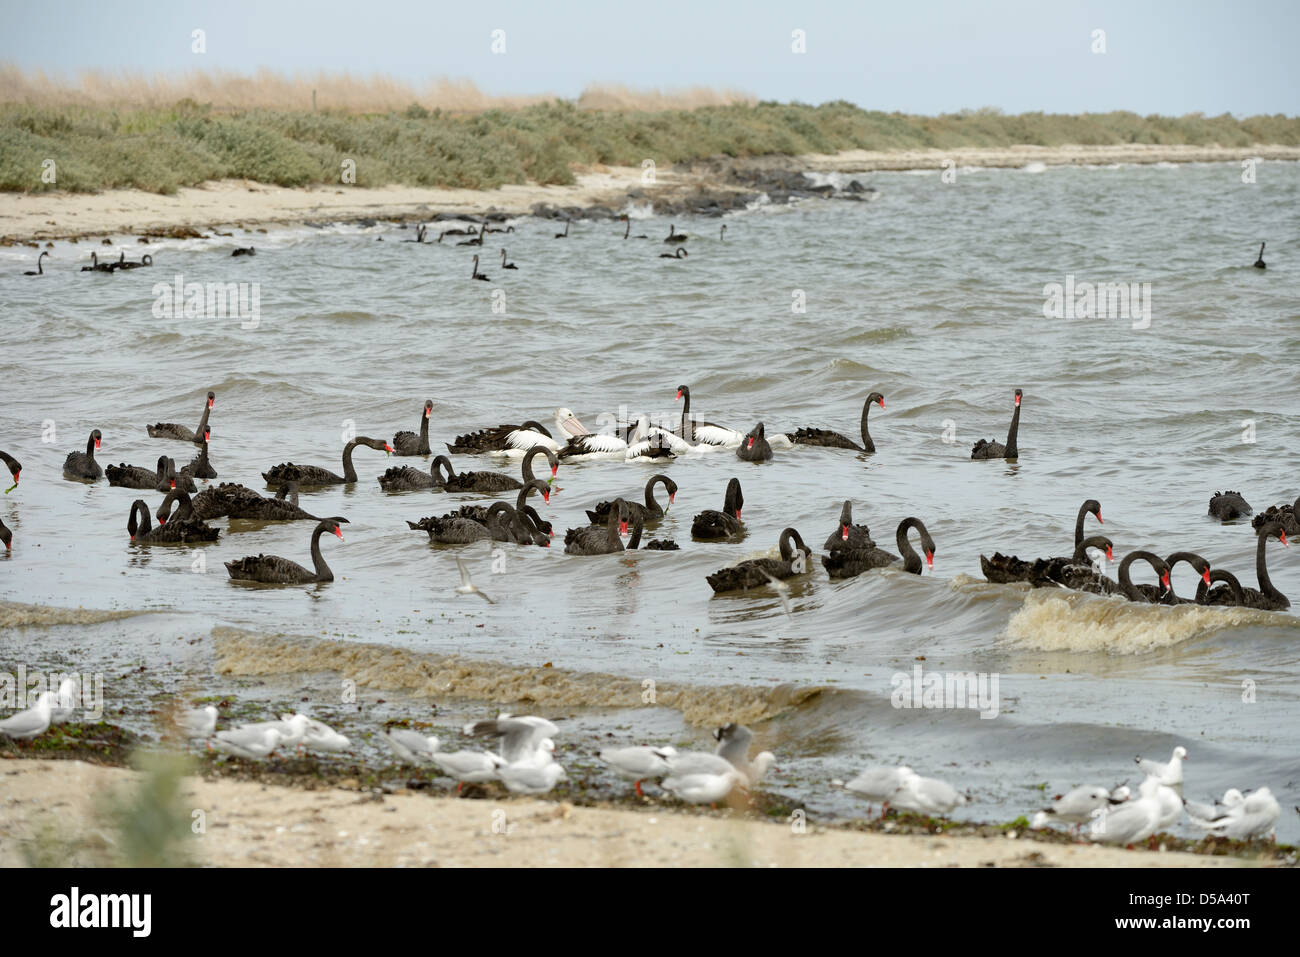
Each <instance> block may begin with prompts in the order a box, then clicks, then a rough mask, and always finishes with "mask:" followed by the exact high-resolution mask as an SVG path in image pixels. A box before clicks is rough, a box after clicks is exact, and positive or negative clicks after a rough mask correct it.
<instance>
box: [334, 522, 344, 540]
mask: <svg viewBox="0 0 1300 957" xmlns="http://www.w3.org/2000/svg"><path fill="white" fill-rule="evenodd" d="M334 534H335V535H337V536H338V537H339V538H340V539H342V538H343V529H341V528H339V527H338V526H337V525H335V526H334Z"/></svg>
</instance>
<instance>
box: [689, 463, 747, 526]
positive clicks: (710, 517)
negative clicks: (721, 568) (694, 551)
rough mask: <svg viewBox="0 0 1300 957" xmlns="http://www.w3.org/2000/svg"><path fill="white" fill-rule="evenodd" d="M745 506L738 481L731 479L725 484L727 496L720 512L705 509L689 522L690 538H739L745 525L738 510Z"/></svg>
mask: <svg viewBox="0 0 1300 957" xmlns="http://www.w3.org/2000/svg"><path fill="white" fill-rule="evenodd" d="M744 504H745V497H744V495H742V494H741V491H740V479H738V478H733V479H732V480H731V481H729V482H728V483H727V494H726V497H725V498H724V500H723V503H722V511H721V512H718V511H714V510H713V509H711V508H707V509H705V510H704V511H702V512H700V514H698V515H696V516H695V518H694V519H692V520H691V537H692V538H701V539H705V540H707V541H718V540H720V539H727V538H739V537H740V536H741V535H743V534H744V531H745V525H744V523H743V522H742V521H741V518H740V510H741V508H742V507H743V506H744Z"/></svg>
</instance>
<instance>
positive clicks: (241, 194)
mask: <svg viewBox="0 0 1300 957" xmlns="http://www.w3.org/2000/svg"><path fill="white" fill-rule="evenodd" d="M1248 156H1253V157H1259V158H1261V159H1264V160H1284V161H1296V160H1300V147H1289V146H1257V147H1252V148H1250V149H1241V148H1235V147H1233V148H1228V147H1214V146H1151V145H1143V144H1134V145H1125V146H1064V147H1040V146H1017V147H1011V148H1002V147H998V148H966V149H956V150H898V151H883V152H876V151H869V150H848V151H845V152H842V153H834V154H811V155H807V156H800V157H785V156H779V157H758V158H752V159H744V160H734V161H733V160H726V161H720V163H716V164H709V163H698V164H695V165H694V166H692V167H690V168H661V169H659V170H658V171H657V174H656V178H655V183H654V185H653V186H647V185H646V184H645V183H643V182H642V171H641V169H640V168H637V167H605V166H602V167H598V168H594V169H587V170H577V171H575V177H576V180H577V181H576V183H574V184H573V185H571V186H539V185H537V184H535V183H530V184H523V185H509V186H502V187H500V188H498V189H491V190H472V189H427V188H418V187H404V186H385V187H381V188H376V189H369V188H363V187H357V186H337V187H334V186H330V187H319V186H317V187H308V188H302V189H289V188H283V187H278V186H268V185H266V184H262V183H255V182H251V181H248V180H223V181H220V182H212V183H206V184H204V185H203V186H202V187H197V188H192V189H190V188H182V189H179V190H177V192H176V193H175V194H174V195H170V196H165V195H160V194H156V193H146V192H142V191H140V190H109V191H105V192H102V193H62V192H51V193H30V194H28V193H0V237H3V238H5V239H7V240H11V241H12V240H21V241H33V240H36V239H41V240H46V239H63V238H70V237H90V236H109V235H120V234H123V233H125V234H130V235H144V234H147V233H158V232H162V231H165V230H170V229H175V228H177V227H192V228H194V229H196V230H199V231H204V230H207V229H210V228H212V227H214V226H231V225H236V224H237V225H239V226H243V227H245V228H248V227H259V226H260V227H265V226H267V225H270V224H298V223H302V222H304V221H312V220H328V221H340V220H343V221H347V220H357V219H366V218H373V219H419V218H421V217H426V216H432V215H433V214H436V213H458V212H459V213H466V214H481V213H486V212H491V211H496V212H501V213H508V214H512V215H523V214H526V213H528V212H530V211H531V210H532V208H533V206H534V205H536V204H538V203H547V204H550V205H552V206H567V207H588V206H596V205H609V206H613V207H621V206H622V205H623V203H624V202H625V201H626V197H627V193H628V191H629V190H643V191H644V193H645V194H646V195H647V196H648V197H650V198H651V199H652V200H653V199H654V198H656V197H667V196H672V195H674V194H680V193H681V192H682V191H684V190H689V189H696V188H698V187H700V186H705V187H708V188H710V189H713V190H717V191H728V190H734V191H737V192H739V191H741V187H739V186H737V185H734V184H732V185H728V184H727V183H722V182H719V181H718V180H719V177H718V176H717V175H716V172H717V169H718V168H731V167H772V168H783V169H806V170H817V171H823V172H830V171H836V172H873V171H882V170H909V169H941V168H943V166H944V165H945V164H946V163H949V162H951V163H952V164H954V165H955V166H956V167H959V168H960V167H968V166H973V167H1012V168H1016V167H1021V166H1025V165H1026V164H1029V163H1042V164H1044V165H1047V166H1068V165H1084V164H1087V165H1105V164H1112V163H1211V162H1225V163H1226V162H1236V161H1240V160H1241V159H1243V158H1245V157H1248ZM711 166H712V167H713V169H710V167H711Z"/></svg>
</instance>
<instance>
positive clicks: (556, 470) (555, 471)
mask: <svg viewBox="0 0 1300 957" xmlns="http://www.w3.org/2000/svg"><path fill="white" fill-rule="evenodd" d="M559 472H560V466H559V465H552V466H551V478H555V476H556V475H558V474H559Z"/></svg>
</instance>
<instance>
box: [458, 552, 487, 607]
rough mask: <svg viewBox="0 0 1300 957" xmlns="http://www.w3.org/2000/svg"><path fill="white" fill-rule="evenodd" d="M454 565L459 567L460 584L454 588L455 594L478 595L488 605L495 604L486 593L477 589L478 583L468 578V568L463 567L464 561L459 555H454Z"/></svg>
mask: <svg viewBox="0 0 1300 957" xmlns="http://www.w3.org/2000/svg"><path fill="white" fill-rule="evenodd" d="M456 566H457V567H458V568H459V569H460V585H459V586H457V588H456V592H457V594H461V595H478V597H479V598H482V599H483V600H484V601H486V602H487V603H488V604H489V605H495V604H496V602H494V601H493V600H492V599H491V598H489V597H488V596H487V594H486V593H484V592H483V591H481V590H480V589H479V587H478V585H475V584H474V583H473V582H472V581H470V580H469V569H468V568H466V567H465V563H464V562H463V561H462V560H461V558H460V556H459V555H458V556H456Z"/></svg>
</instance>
